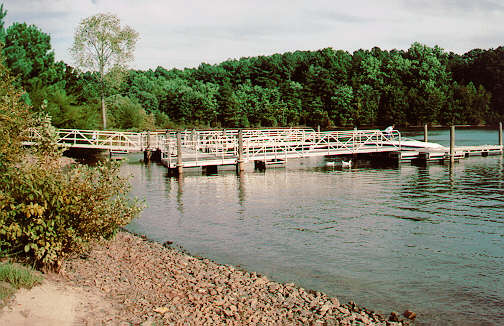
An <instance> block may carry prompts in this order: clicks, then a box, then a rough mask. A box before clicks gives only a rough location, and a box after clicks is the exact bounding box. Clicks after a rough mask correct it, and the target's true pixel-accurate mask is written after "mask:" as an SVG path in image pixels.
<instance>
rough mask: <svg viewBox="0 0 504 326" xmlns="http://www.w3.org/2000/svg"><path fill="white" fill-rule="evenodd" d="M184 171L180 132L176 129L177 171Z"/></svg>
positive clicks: (179, 173) (180, 172)
mask: <svg viewBox="0 0 504 326" xmlns="http://www.w3.org/2000/svg"><path fill="white" fill-rule="evenodd" d="M183 171H184V166H183V164H182V133H181V132H180V131H177V173H178V175H181V174H182V173H183Z"/></svg>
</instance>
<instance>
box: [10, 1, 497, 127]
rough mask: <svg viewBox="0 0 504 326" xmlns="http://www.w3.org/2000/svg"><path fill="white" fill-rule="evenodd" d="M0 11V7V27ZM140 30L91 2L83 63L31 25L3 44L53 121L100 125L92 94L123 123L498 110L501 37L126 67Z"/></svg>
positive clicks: (79, 50) (327, 122)
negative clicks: (486, 44) (492, 43)
mask: <svg viewBox="0 0 504 326" xmlns="http://www.w3.org/2000/svg"><path fill="white" fill-rule="evenodd" d="M5 14H6V12H4V11H3V7H0V38H1V37H2V33H1V31H2V27H3V17H5ZM137 39H138V34H137V33H136V32H135V31H133V30H132V29H131V28H130V27H128V26H126V27H121V26H120V21H119V18H117V17H116V16H115V15H111V14H97V15H95V16H92V17H89V18H86V19H84V20H82V21H81V23H80V24H79V26H78V27H77V30H76V33H75V38H74V43H73V47H72V49H71V53H72V55H73V57H74V59H75V61H76V63H77V65H78V66H79V67H80V68H82V69H84V70H85V71H84V72H82V71H79V70H77V69H74V68H72V67H70V66H67V65H64V64H63V63H54V54H53V52H52V51H51V46H50V38H49V36H48V35H47V34H45V33H43V32H42V31H40V30H39V29H38V28H37V27H35V26H33V25H31V26H27V25H26V24H22V23H16V24H13V25H12V26H11V27H9V29H8V30H7V33H6V40H7V45H6V49H5V50H4V53H5V54H6V55H7V61H6V62H7V64H8V66H9V67H10V68H11V69H13V71H14V72H15V74H17V75H18V76H19V78H20V79H19V81H20V85H22V86H23V87H24V88H25V89H26V90H27V91H28V93H29V94H24V95H23V100H24V101H25V102H26V103H32V104H33V106H34V107H35V108H37V109H38V110H39V111H40V110H44V111H45V112H47V113H49V114H50V115H51V117H52V121H53V124H54V125H55V126H58V127H69V128H89V129H91V128H97V127H98V126H99V123H98V121H99V119H98V112H99V107H100V106H101V110H102V121H103V126H104V127H106V125H107V118H108V119H110V121H109V127H113V128H120V129H156V128H166V127H170V128H173V127H250V126H254V127H270V126H294V125H299V124H305V125H310V126H313V127H315V126H316V125H321V126H325V127H334V126H341V127H353V126H358V125H385V124H387V125H388V124H391V123H395V124H396V125H420V124H423V123H471V124H472V123H478V124H480V123H485V122H495V121H497V120H499V119H502V118H503V117H504V95H503V94H504V88H503V87H504V86H503V85H504V48H503V47H499V48H497V49H490V50H480V49H476V50H472V51H470V52H468V53H466V54H464V55H463V56H459V55H456V54H453V53H447V52H445V51H444V50H443V49H441V48H439V47H438V46H434V47H429V46H427V45H424V44H421V43H418V42H415V43H413V44H412V45H411V47H410V48H409V49H408V50H407V51H402V50H391V51H386V50H381V49H380V48H378V47H374V48H372V49H370V50H362V49H361V50H357V51H355V52H353V53H348V52H346V51H342V50H334V49H332V48H325V49H321V50H318V51H295V52H286V53H283V54H273V55H271V56H258V57H250V58H247V57H246V58H240V59H230V60H227V61H224V62H222V63H220V64H215V65H209V64H206V63H202V64H201V65H200V66H199V67H197V68H193V69H183V70H178V69H171V70H166V69H164V68H162V67H157V68H156V69H155V70H147V71H138V70H129V71H127V70H126V69H125V64H126V63H127V62H129V61H131V59H132V58H133V51H134V48H135V44H136V41H137ZM102 50H103V51H102ZM86 70H87V71H86ZM28 95H29V96H28ZM43 103H46V105H44V106H43V107H44V109H42V104H43ZM106 103H107V104H108V105H111V108H110V110H112V112H110V113H109V114H107V113H106V109H105V104H106Z"/></svg>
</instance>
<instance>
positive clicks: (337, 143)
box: [24, 128, 503, 172]
mask: <svg viewBox="0 0 504 326" xmlns="http://www.w3.org/2000/svg"><path fill="white" fill-rule="evenodd" d="M28 133H29V135H28V136H27V139H26V142H25V143H24V144H25V145H31V144H33V143H34V142H36V141H37V139H38V138H39V137H40V135H39V134H38V132H37V130H36V129H30V130H28ZM57 133H58V143H60V144H61V146H64V147H68V148H87V149H99V150H110V151H114V152H120V153H129V152H144V153H148V154H149V155H147V156H146V157H147V158H150V157H151V156H150V153H153V152H156V153H157V154H158V155H157V156H158V157H159V159H160V160H161V162H162V164H164V165H165V166H166V167H168V168H169V169H179V171H180V172H181V169H183V168H189V167H205V166H220V165H237V166H238V165H240V164H241V165H243V164H246V163H247V162H252V161H254V162H262V164H263V165H268V164H279V163H285V162H286V161H287V160H290V159H296V158H306V157H317V156H341V155H361V154H373V153H384V155H387V157H389V158H392V159H396V160H397V161H398V162H402V161H414V160H425V161H433V160H444V159H450V158H451V156H452V155H453V157H454V158H455V159H460V158H464V157H468V156H474V155H481V156H487V155H497V154H502V152H503V146H502V145H483V146H458V147H455V148H454V150H453V154H450V149H449V148H447V147H442V146H439V147H437V148H428V147H425V148H418V147H416V148H415V147H412V146H410V145H411V144H410V142H408V140H406V139H402V138H401V134H400V132H399V131H393V132H392V133H391V134H388V133H385V132H383V131H381V130H351V131H324V132H317V131H315V130H313V129H298V128H292V129H243V130H238V129H236V130H192V131H187V130H186V131H174V130H165V131H153V132H141V133H135V132H120V131H104V130H78V129H59V130H57ZM416 143H417V144H418V143H419V142H418V141H416ZM425 144H427V143H425Z"/></svg>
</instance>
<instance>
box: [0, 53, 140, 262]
mask: <svg viewBox="0 0 504 326" xmlns="http://www.w3.org/2000/svg"><path fill="white" fill-rule="evenodd" d="M1 61H2V60H1V58H0V257H1V256H20V257H23V258H25V259H28V260H29V261H32V262H34V263H35V264H36V265H37V266H38V267H43V268H50V269H54V270H58V269H59V266H60V265H61V261H62V259H64V258H65V257H67V256H68V255H71V254H74V253H78V252H81V251H82V250H84V249H85V248H86V246H87V245H88V244H89V242H90V241H92V240H95V239H100V238H106V237H110V236H112V235H113V234H114V232H115V231H116V230H117V228H118V227H119V226H123V225H126V224H128V223H129V222H130V221H131V220H132V219H133V218H134V217H135V216H136V215H137V214H138V213H139V212H140V209H141V205H139V204H138V202H137V201H134V200H131V199H129V198H128V196H127V192H128V190H129V184H128V181H127V179H126V178H123V177H121V176H120V175H119V165H118V164H117V163H111V162H108V163H104V164H101V165H99V166H98V167H94V168H92V167H87V166H81V165H72V166H66V167H63V166H62V165H61V164H60V161H61V157H62V154H61V150H59V149H58V145H57V138H56V133H55V129H54V128H53V127H52V126H51V124H50V119H48V117H41V118H40V119H33V117H32V115H31V114H30V113H29V111H28V110H27V108H26V106H25V105H24V104H22V102H21V101H20V97H21V96H22V94H23V92H21V91H18V90H16V89H15V88H14V87H13V86H12V78H11V77H10V75H9V72H8V71H7V70H6V69H5V67H4V66H3V65H2V64H1ZM33 125H36V126H38V134H39V138H37V139H36V143H37V144H36V145H35V146H33V148H32V149H31V150H30V153H29V154H28V155H27V151H28V150H26V149H23V147H22V145H21V144H22V140H23V137H24V136H23V132H24V131H26V130H27V128H28V126H33Z"/></svg>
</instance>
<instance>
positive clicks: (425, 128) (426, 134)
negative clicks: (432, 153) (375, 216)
mask: <svg viewBox="0 0 504 326" xmlns="http://www.w3.org/2000/svg"><path fill="white" fill-rule="evenodd" d="M428 133H429V132H428V127H427V124H424V126H423V141H424V142H428V141H429V136H428Z"/></svg>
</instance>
